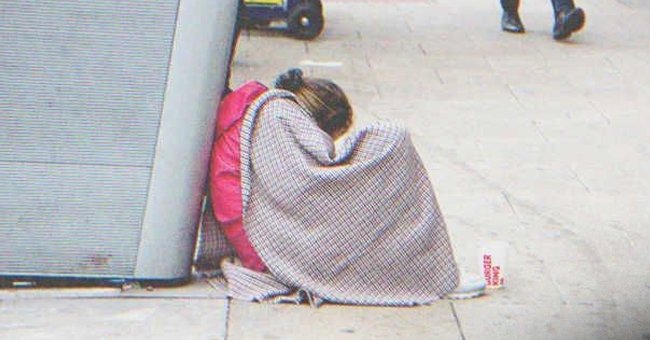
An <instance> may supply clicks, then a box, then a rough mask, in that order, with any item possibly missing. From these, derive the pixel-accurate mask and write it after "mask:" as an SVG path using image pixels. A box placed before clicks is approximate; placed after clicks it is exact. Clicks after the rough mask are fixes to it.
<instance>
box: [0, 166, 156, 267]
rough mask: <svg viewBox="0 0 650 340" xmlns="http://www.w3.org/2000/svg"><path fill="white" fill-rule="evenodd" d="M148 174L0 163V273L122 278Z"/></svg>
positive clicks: (132, 251)
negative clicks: (102, 275)
mask: <svg viewBox="0 0 650 340" xmlns="http://www.w3.org/2000/svg"><path fill="white" fill-rule="evenodd" d="M148 178H149V169H146V168H132V167H108V166H88V165H67V164H66V165H53V164H32V163H0V211H2V214H0V240H2V242H1V243H0V270H1V271H0V273H5V274H6V273H13V274H19V273H22V274H26V273H31V274H34V273H36V274H78V275H80V276H81V275H101V274H104V275H107V274H112V275H115V276H122V275H124V276H128V275H131V273H132V271H133V265H134V261H135V258H134V257H135V254H136V250H137V247H138V243H139V234H140V222H141V219H142V208H143V202H144V201H145V199H146V194H147V185H148Z"/></svg>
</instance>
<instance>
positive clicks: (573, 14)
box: [551, 0, 585, 40]
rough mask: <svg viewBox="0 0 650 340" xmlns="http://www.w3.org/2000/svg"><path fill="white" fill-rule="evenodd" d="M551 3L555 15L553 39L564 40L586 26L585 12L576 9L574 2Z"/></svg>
mask: <svg viewBox="0 0 650 340" xmlns="http://www.w3.org/2000/svg"><path fill="white" fill-rule="evenodd" d="M551 3H552V4H553V13H554V15H555V24H554V25H553V39H555V40H564V39H566V38H568V37H570V36H571V33H573V32H576V31H578V30H580V29H581V28H582V26H584V24H585V12H584V11H583V10H582V8H579V7H576V6H575V4H574V3H573V0H551Z"/></svg>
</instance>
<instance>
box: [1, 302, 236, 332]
mask: <svg viewBox="0 0 650 340" xmlns="http://www.w3.org/2000/svg"><path fill="white" fill-rule="evenodd" d="M226 304H227V301H226V300H196V299H173V300H169V299H157V300H152V299H75V300H34V299H29V300H2V301H0V338H2V339H223V338H224V335H225V327H226V323H225V320H226Z"/></svg>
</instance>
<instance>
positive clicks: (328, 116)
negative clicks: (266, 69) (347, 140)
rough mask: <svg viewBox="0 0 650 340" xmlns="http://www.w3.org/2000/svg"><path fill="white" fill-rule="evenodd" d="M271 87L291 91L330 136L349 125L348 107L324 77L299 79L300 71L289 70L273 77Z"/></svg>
mask: <svg viewBox="0 0 650 340" xmlns="http://www.w3.org/2000/svg"><path fill="white" fill-rule="evenodd" d="M275 87H276V88H279V89H283V90H287V91H291V92H293V93H294V94H295V95H296V98H297V99H298V103H299V104H300V105H301V106H302V107H303V108H305V110H307V111H308V112H309V113H310V114H311V115H312V117H313V118H314V120H316V123H317V124H318V126H319V127H320V128H321V129H322V130H323V131H325V132H327V134H329V135H330V136H331V137H332V138H333V139H336V138H338V137H340V136H341V135H343V134H344V133H345V132H346V131H347V130H348V129H349V128H350V126H351V125H352V107H351V106H350V103H349V102H348V98H347V97H346V96H345V93H343V90H341V88H340V87H338V85H336V84H334V83H333V82H331V81H329V80H326V79H318V78H303V76H302V71H301V70H299V69H291V70H289V71H287V72H285V73H283V74H281V75H280V76H278V78H277V79H276V80H275Z"/></svg>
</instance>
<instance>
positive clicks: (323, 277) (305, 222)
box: [222, 90, 458, 305]
mask: <svg viewBox="0 0 650 340" xmlns="http://www.w3.org/2000/svg"><path fill="white" fill-rule="evenodd" d="M293 99H294V98H293V95H292V94H291V93H290V92H286V91H282V90H271V91H268V92H266V93H265V94H263V95H262V96H261V97H260V98H258V99H257V100H256V101H255V102H254V103H253V104H252V105H251V106H250V108H249V110H248V111H247V113H246V116H245V120H244V123H243V126H242V130H241V157H242V158H241V173H242V203H243V213H244V228H245V230H246V233H247V234H248V236H249V238H250V241H251V243H252V244H253V246H254V248H255V249H256V251H257V252H258V253H259V255H260V257H261V258H262V259H263V260H264V262H265V263H266V265H267V266H268V268H269V270H270V273H258V272H254V271H250V270H248V269H246V268H243V267H239V266H237V265H234V264H225V265H224V266H223V268H222V269H223V271H224V274H225V276H226V279H227V281H228V286H229V287H228V289H229V293H230V295H231V296H232V297H235V298H240V299H245V300H257V301H263V300H274V301H286V300H287V299H288V300H294V301H295V299H293V298H292V297H298V299H299V297H300V296H303V297H305V296H306V297H307V298H308V299H309V300H310V302H316V303H317V304H318V302H321V301H330V302H335V303H348V304H370V305H416V304H427V303H430V302H432V301H435V300H437V299H438V298H439V297H441V296H443V295H444V294H446V293H448V292H450V291H452V290H453V289H454V288H456V286H457V284H458V270H457V267H456V263H455V261H454V257H453V253H452V248H451V245H450V242H449V237H448V234H447V230H446V226H445V222H444V220H443V218H442V215H441V213H440V210H439V208H438V204H437V202H436V198H435V196H434V191H433V188H432V186H431V183H430V181H429V179H428V176H427V172H426V170H425V168H424V166H423V164H422V161H421V160H420V157H419V156H418V154H417V152H416V150H415V148H414V146H413V144H412V142H411V140H410V137H409V135H408V133H407V132H406V131H405V130H404V129H403V128H401V127H398V126H395V125H392V124H387V123H377V124H374V125H370V126H367V127H365V128H363V129H361V130H358V131H357V132H355V133H354V134H352V135H350V136H349V137H348V138H347V139H346V140H345V141H344V142H343V143H342V145H341V146H340V147H339V148H337V147H336V146H335V144H334V143H333V141H332V139H331V138H330V137H329V136H328V135H327V134H326V133H325V132H323V131H322V130H321V129H319V127H318V126H317V125H316V122H315V121H314V120H313V119H312V118H311V117H310V116H309V113H307V112H306V111H304V110H303V109H301V107H300V106H299V105H298V104H297V103H296V102H295V101H294V100H293ZM283 297H284V298H285V299H283Z"/></svg>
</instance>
